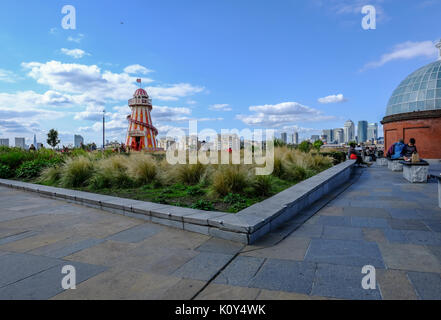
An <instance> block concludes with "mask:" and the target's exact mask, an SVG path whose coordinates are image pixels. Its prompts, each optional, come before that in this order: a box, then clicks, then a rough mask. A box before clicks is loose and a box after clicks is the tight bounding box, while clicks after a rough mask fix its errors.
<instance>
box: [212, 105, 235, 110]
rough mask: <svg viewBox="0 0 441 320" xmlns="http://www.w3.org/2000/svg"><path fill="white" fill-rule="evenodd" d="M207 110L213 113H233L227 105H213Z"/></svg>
mask: <svg viewBox="0 0 441 320" xmlns="http://www.w3.org/2000/svg"><path fill="white" fill-rule="evenodd" d="M209 109H210V110H213V111H233V109H232V108H231V107H230V105H229V104H214V105H212V106H211V107H210V108H209Z"/></svg>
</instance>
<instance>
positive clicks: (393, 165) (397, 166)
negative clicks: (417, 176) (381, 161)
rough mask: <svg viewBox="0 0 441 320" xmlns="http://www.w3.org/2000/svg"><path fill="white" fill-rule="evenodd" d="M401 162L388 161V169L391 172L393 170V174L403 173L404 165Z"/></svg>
mask: <svg viewBox="0 0 441 320" xmlns="http://www.w3.org/2000/svg"><path fill="white" fill-rule="evenodd" d="M400 161H401V160H389V159H388V160H387V167H388V168H389V170H392V171H393V172H402V171H403V165H402V164H401V163H400Z"/></svg>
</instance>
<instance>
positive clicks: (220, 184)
mask: <svg viewBox="0 0 441 320" xmlns="http://www.w3.org/2000/svg"><path fill="white" fill-rule="evenodd" d="M248 185H249V182H248V179H247V175H246V172H245V171H244V170H243V169H242V168H240V167H239V166H226V167H225V166H223V167H221V168H220V169H219V170H217V171H216V172H215V174H214V176H213V183H212V185H211V186H212V188H213V190H214V191H215V192H216V193H217V194H219V195H220V196H226V195H227V194H229V193H240V192H243V190H244V188H246V187H248Z"/></svg>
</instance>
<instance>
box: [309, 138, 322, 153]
mask: <svg viewBox="0 0 441 320" xmlns="http://www.w3.org/2000/svg"><path fill="white" fill-rule="evenodd" d="M322 145H324V143H323V141H322V140H317V141H315V142H314V144H313V145H312V146H313V148H314V149H316V150H317V151H320V148H321V147H322Z"/></svg>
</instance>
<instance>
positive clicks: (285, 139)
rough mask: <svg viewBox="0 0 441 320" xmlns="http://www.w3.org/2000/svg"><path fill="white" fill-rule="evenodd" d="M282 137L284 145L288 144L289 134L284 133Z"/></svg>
mask: <svg viewBox="0 0 441 320" xmlns="http://www.w3.org/2000/svg"><path fill="white" fill-rule="evenodd" d="M281 137H282V141H283V142H284V143H288V134H287V133H286V132H282V134H281Z"/></svg>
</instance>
